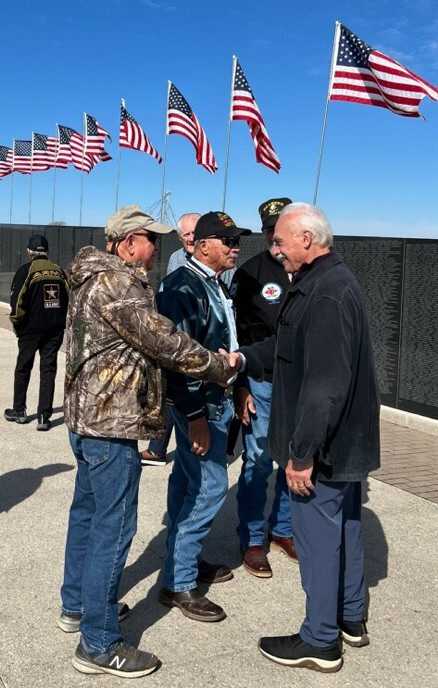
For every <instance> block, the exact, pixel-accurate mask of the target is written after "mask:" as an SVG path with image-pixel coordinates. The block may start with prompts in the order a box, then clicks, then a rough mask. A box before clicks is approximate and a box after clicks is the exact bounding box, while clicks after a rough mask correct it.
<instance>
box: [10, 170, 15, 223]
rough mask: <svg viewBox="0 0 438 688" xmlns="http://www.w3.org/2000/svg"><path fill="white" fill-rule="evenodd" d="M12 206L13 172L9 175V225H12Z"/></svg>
mask: <svg viewBox="0 0 438 688" xmlns="http://www.w3.org/2000/svg"><path fill="white" fill-rule="evenodd" d="M13 205H14V172H12V173H11V197H10V201H9V224H10V225H11V224H12V208H13Z"/></svg>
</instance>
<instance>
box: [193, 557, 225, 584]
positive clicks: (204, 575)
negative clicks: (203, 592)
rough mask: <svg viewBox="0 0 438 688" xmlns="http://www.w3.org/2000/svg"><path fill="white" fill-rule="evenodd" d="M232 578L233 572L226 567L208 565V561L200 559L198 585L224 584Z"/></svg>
mask: <svg viewBox="0 0 438 688" xmlns="http://www.w3.org/2000/svg"><path fill="white" fill-rule="evenodd" d="M232 578H234V576H233V572H232V570H231V569H230V568H228V566H225V565H224V564H210V563H209V562H208V561H204V559H201V560H200V561H199V563H198V582H199V583H209V584H210V585H211V584H212V583H225V581H229V580H231V579H232Z"/></svg>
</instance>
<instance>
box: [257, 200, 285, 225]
mask: <svg viewBox="0 0 438 688" xmlns="http://www.w3.org/2000/svg"><path fill="white" fill-rule="evenodd" d="M289 203H292V200H291V199H290V198H270V199H269V201H265V202H264V203H262V204H261V205H260V206H259V215H260V218H261V220H262V230H263V231H265V230H268V229H273V228H274V227H275V223H276V222H277V220H278V216H279V215H280V213H281V211H282V210H283V208H285V207H286V206H287V205H289Z"/></svg>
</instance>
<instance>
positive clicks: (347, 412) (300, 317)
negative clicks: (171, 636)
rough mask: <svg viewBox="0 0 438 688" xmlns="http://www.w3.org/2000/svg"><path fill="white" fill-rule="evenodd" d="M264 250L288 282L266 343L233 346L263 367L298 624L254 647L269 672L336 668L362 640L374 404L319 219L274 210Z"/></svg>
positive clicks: (352, 308) (352, 294)
mask: <svg viewBox="0 0 438 688" xmlns="http://www.w3.org/2000/svg"><path fill="white" fill-rule="evenodd" d="M274 242H275V244H276V247H277V252H278V255H280V254H281V256H282V257H283V260H284V262H283V265H284V268H285V269H286V270H287V272H292V273H294V275H295V277H294V281H293V284H292V285H291V287H290V288H289V289H288V292H287V295H286V297H285V300H284V301H283V304H282V308H281V310H280V314H279V320H278V328H277V334H276V336H274V337H271V338H270V339H266V340H264V342H259V343H257V344H254V345H252V346H250V347H242V349H241V351H242V353H243V354H244V357H245V358H246V365H247V372H248V373H249V374H250V375H252V376H254V377H258V378H263V375H264V371H266V370H268V371H269V370H272V368H273V395H272V408H271V420H270V429H269V443H270V448H271V452H272V455H273V456H275V458H276V460H277V461H278V462H279V464H280V465H282V466H284V467H285V470H286V478H287V481H288V485H289V487H290V489H291V495H292V503H291V508H292V521H293V524H294V538H295V545H296V549H297V552H298V557H299V562H300V571H301V578H302V583H303V588H304V590H305V591H306V596H307V604H306V618H305V620H304V622H303V624H302V626H301V629H300V631H299V633H297V634H295V635H290V636H280V637H271V638H262V639H261V640H260V643H259V647H260V650H261V652H262V653H263V654H264V655H265V656H267V657H269V659H272V660H274V661H277V662H279V663H280V664H285V665H288V666H292V667H297V666H298V667H299V666H304V667H307V668H311V669H316V670H319V671H325V672H331V671H337V670H338V669H340V668H341V666H342V654H341V643H340V638H342V639H343V640H344V641H345V642H347V643H348V644H350V645H353V646H361V645H366V644H368V642H369V639H368V635H367V631H366V628H365V624H364V620H363V618H364V611H365V610H364V605H365V587H364V576H363V548H362V540H361V521H360V517H361V481H362V480H363V479H365V478H366V477H367V475H368V473H369V471H372V470H375V469H376V468H377V467H378V466H379V401H378V392H377V386H376V378H375V371H374V361H373V353H372V347H371V340H370V334H369V327H368V320H367V314H366V310H365V306H364V302H363V297H362V294H361V290H360V287H359V285H358V283H357V280H356V278H355V277H354V275H353V274H352V273H351V272H350V270H349V269H348V268H347V267H346V265H345V264H344V263H343V262H342V260H341V259H340V258H339V256H337V255H336V253H335V252H334V251H332V244H333V236H332V232H331V229H330V225H329V223H328V221H327V219H326V218H325V216H324V214H323V213H322V212H321V211H319V210H318V209H316V208H314V207H313V206H310V205H308V204H305V203H294V204H293V205H289V206H286V207H285V208H284V209H283V211H282V213H281V214H280V217H279V220H278V222H277V224H276V227H275V234H274Z"/></svg>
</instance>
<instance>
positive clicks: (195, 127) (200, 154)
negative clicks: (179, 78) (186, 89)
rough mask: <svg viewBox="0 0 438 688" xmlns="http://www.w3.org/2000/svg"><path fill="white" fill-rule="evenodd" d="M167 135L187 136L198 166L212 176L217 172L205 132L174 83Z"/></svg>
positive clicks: (168, 107) (170, 98)
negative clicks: (193, 149) (194, 151)
mask: <svg viewBox="0 0 438 688" xmlns="http://www.w3.org/2000/svg"><path fill="white" fill-rule="evenodd" d="M167 133H168V134H180V135H181V136H185V137H186V139H188V140H189V141H190V142H191V143H192V144H193V145H194V147H195V150H196V162H197V163H198V165H202V166H203V167H205V169H206V170H208V172H211V174H214V173H215V172H216V170H217V165H216V160H215V158H214V155H213V149H212V147H211V146H210V144H209V142H208V139H207V137H206V135H205V131H204V130H203V128H202V127H201V125H200V123H199V120H198V118H197V117H196V115H195V113H194V112H193V111H192V109H191V107H190V105H189V104H188V102H187V101H186V99H185V98H184V96H183V95H182V94H181V93H180V92H179V91H178V89H177V88H176V86H175V85H174V84H172V83H171V84H170V88H169V97H168V102H167Z"/></svg>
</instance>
